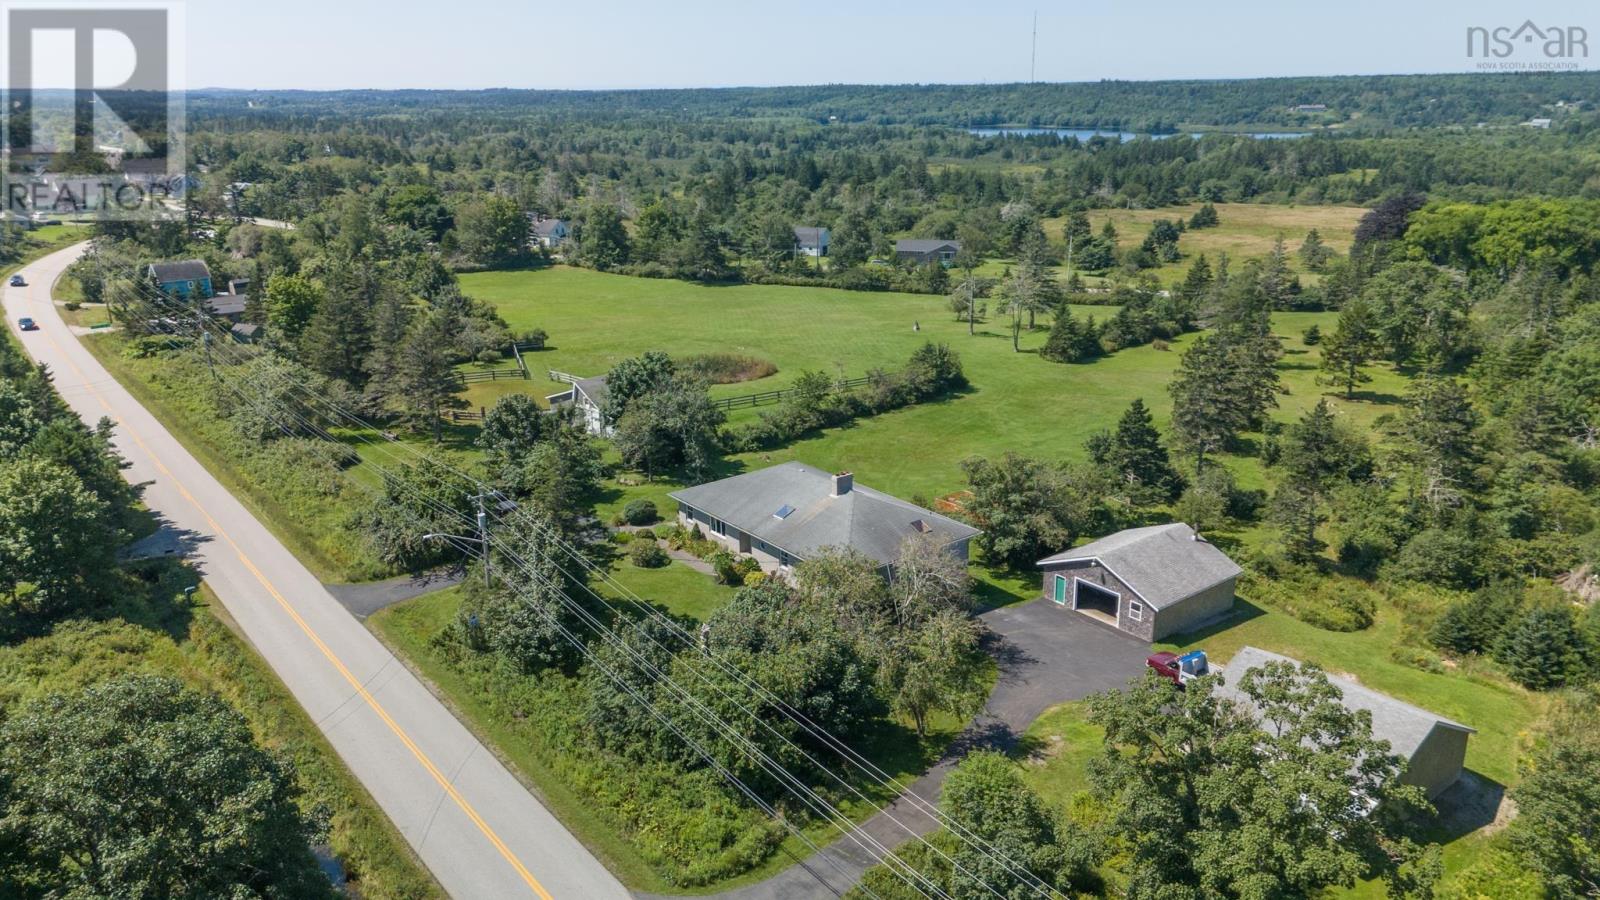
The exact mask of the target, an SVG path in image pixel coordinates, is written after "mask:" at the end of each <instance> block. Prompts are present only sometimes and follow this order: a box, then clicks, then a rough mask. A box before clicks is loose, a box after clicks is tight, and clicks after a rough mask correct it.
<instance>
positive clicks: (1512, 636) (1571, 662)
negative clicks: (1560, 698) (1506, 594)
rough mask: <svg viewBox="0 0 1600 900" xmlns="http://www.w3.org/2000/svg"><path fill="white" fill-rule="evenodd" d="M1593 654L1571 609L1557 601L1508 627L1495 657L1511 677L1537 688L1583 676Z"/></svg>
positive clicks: (1567, 682)
mask: <svg viewBox="0 0 1600 900" xmlns="http://www.w3.org/2000/svg"><path fill="white" fill-rule="evenodd" d="M1593 655H1594V653H1593V648H1592V647H1591V646H1590V644H1589V641H1588V638H1587V636H1586V635H1585V634H1583V632H1581V631H1580V630H1579V629H1578V624H1577V621H1576V619H1575V618H1574V616H1573V614H1572V609H1571V608H1570V607H1568V606H1565V605H1558V604H1543V605H1540V606H1536V607H1534V608H1533V609H1531V610H1529V611H1528V612H1526V613H1525V614H1523V616H1522V617H1521V618H1519V619H1518V620H1517V621H1516V622H1514V623H1513V624H1512V625H1511V627H1510V628H1508V629H1506V632H1505V634H1504V635H1502V636H1501V638H1500V643H1499V646H1498V647H1497V648H1496V650H1495V658H1496V659H1498V660H1500V662H1501V663H1503V664H1504V665H1505V667H1506V671H1507V673H1508V674H1510V675H1511V678H1512V680H1513V681H1515V682H1517V683H1518V684H1520V685H1522V686H1523V687H1525V688H1529V689H1531V690H1535V691H1544V690H1550V689H1552V688H1558V687H1561V686H1563V685H1566V684H1569V683H1571V682H1573V681H1575V680H1578V679H1581V678H1582V677H1583V676H1584V675H1585V674H1586V673H1587V669H1588V664H1589V660H1590V658H1591V657H1592V656H1593Z"/></svg>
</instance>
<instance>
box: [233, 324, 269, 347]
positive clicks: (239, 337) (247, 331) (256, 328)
mask: <svg viewBox="0 0 1600 900" xmlns="http://www.w3.org/2000/svg"><path fill="white" fill-rule="evenodd" d="M228 331H229V332H231V333H232V334H233V339H234V340H236V341H238V342H239V343H241V344H253V343H255V342H256V339H258V338H259V337H261V326H260V325H257V324H256V323H254V322H235V323H234V324H233V326H232V327H231V328H229V329H228Z"/></svg>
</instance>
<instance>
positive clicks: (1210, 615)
mask: <svg viewBox="0 0 1600 900" xmlns="http://www.w3.org/2000/svg"><path fill="white" fill-rule="evenodd" d="M1039 568H1041V569H1043V570H1044V592H1045V596H1046V597H1049V598H1050V599H1051V600H1052V601H1054V602H1055V603H1056V604H1057V605H1058V606H1061V607H1063V608H1066V609H1072V610H1076V611H1078V612H1081V613H1085V614H1087V615H1090V616H1093V617H1095V618H1097V619H1100V620H1101V621H1103V622H1105V623H1106V624H1108V625H1115V626H1116V627H1117V628H1119V629H1121V630H1123V631H1126V632H1128V633H1130V634H1133V635H1137V636H1138V637H1141V638H1143V639H1145V640H1147V641H1159V640H1161V639H1162V638H1164V637H1166V636H1167V635H1170V634H1176V633H1178V632H1182V631H1189V630H1192V629H1194V628H1195V627H1196V626H1198V625H1200V624H1202V623H1204V622H1207V621H1210V620H1212V619H1216V618H1218V617H1220V616H1222V615H1224V614H1226V613H1227V612H1228V611H1229V610H1231V609H1232V608H1233V596H1234V588H1235V587H1236V586H1237V584H1238V581H1239V575H1240V574H1241V572H1242V571H1243V570H1241V569H1240V568H1239V566H1238V565H1237V564H1235V563H1234V561H1233V560H1231V559H1229V558H1228V555H1227V554H1225V553H1223V552H1222V551H1221V550H1218V549H1217V548H1216V547H1215V546H1214V545H1212V544H1211V543H1210V542H1208V541H1206V540H1205V539H1204V538H1202V537H1200V535H1198V534H1196V533H1195V531H1194V529H1193V528H1190V527H1189V526H1188V525H1185V524H1183V523H1181V522H1175V523H1172V524H1170V525H1152V526H1149V527H1146V528H1130V529H1128V530H1127V531H1119V532H1117V533H1116V534H1113V535H1110V536H1109V537H1104V538H1101V539H1100V540H1098V541H1091V542H1090V543H1087V544H1084V545H1083V546H1082V547H1077V548H1075V549H1072V550H1068V551H1066V552H1065V553H1058V554H1056V555H1055V556H1052V557H1049V558H1048V559H1042V560H1040V561H1039Z"/></svg>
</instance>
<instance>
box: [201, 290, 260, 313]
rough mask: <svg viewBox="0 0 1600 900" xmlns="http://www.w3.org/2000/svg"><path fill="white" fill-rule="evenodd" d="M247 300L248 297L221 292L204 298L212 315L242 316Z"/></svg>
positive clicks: (248, 299)
mask: <svg viewBox="0 0 1600 900" xmlns="http://www.w3.org/2000/svg"><path fill="white" fill-rule="evenodd" d="M249 301H250V298H249V297H241V296H238V295H237V294H222V295H220V296H216V297H212V298H210V299H208V300H206V307H207V308H209V309H210V310H211V314H212V315H213V316H242V315H244V307H245V304H246V303H248V302H249Z"/></svg>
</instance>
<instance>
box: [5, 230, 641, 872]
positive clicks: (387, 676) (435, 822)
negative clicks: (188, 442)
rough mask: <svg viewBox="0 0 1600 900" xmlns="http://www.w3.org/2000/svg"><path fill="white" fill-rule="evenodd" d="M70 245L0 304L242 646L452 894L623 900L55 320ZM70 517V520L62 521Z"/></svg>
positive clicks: (588, 857)
mask: <svg viewBox="0 0 1600 900" xmlns="http://www.w3.org/2000/svg"><path fill="white" fill-rule="evenodd" d="M85 246H86V245H83V244H80V245H78V246H76V247H70V248H68V249H66V250H62V251H60V252H58V253H54V254H52V255H50V256H47V257H45V258H43V259H41V260H39V261H37V262H35V263H33V264H32V265H30V266H27V267H26V268H24V269H23V270H22V274H23V275H24V277H25V278H26V280H27V284H28V286H27V287H15V288H12V287H8V288H6V289H5V315H6V320H7V321H8V322H10V323H11V327H12V329H13V332H16V322H17V319H18V318H20V317H23V316H29V317H32V318H33V319H34V320H35V321H36V322H38V323H39V330H38V331H29V332H26V333H22V332H16V336H17V338H18V339H19V340H20V341H21V343H22V346H23V347H24V348H25V349H26V350H27V352H28V354H29V355H30V356H32V357H33V358H34V359H36V360H38V361H39V362H41V363H45V364H47V365H48V366H49V367H50V371H51V373H52V374H53V375H54V377H55V383H56V387H57V389H58V390H59V391H60V393H61V395H62V397H64V398H65V399H66V401H67V403H68V404H69V405H70V406H71V407H72V408H73V409H74V410H75V411H76V412H77V413H78V414H79V415H80V416H82V417H83V419H84V421H86V422H88V423H90V424H91V425H92V424H93V423H95V422H97V421H99V420H100V419H101V418H102V417H110V418H111V420H112V421H113V422H114V423H115V424H116V430H115V443H116V446H117V449H118V450H119V451H120V452H121V453H122V455H123V457H125V458H126V459H127V460H128V462H129V463H130V464H131V467H130V468H129V469H128V471H127V477H128V479H129V480H130V481H132V482H134V483H136V484H145V485H146V487H145V492H144V500H145V503H146V504H147V505H148V506H149V507H150V508H151V509H152V510H154V511H155V512H156V514H157V515H159V516H161V517H162V518H163V519H165V520H166V522H167V523H168V525H170V527H172V528H174V529H177V530H178V531H180V532H182V533H183V534H184V535H186V536H188V538H189V540H190V541H191V542H192V554H191V559H192V560H193V562H194V563H195V564H196V565H197V566H198V567H199V568H200V570H201V572H202V574H203V575H204V577H205V580H206V583H207V584H208V585H210V586H211V589H212V590H213V591H215V592H216V594H217V596H218V597H219V598H220V599H221V600H222V603H223V605H224V606H225V607H227V610H228V613H229V615H231V616H232V617H233V619H234V620H235V621H236V622H238V623H239V627H240V628H241V629H242V630H243V631H244V634H245V636H246V638H248V639H249V641H250V643H251V645H252V646H254V647H255V649H256V650H257V651H258V652H259V653H260V654H261V655H262V656H263V657H264V658H265V659H266V660H267V662H268V664H270V665H271V666H272V668H273V671H275V672H276V673H277V674H278V677H279V678H281V679H283V682H284V684H286V685H287V686H288V688H289V691H290V692H291V693H292V694H293V695H294V697H295V699H296V700H297V701H298V702H299V703H300V705H301V706H302V707H303V708H304V709H305V710H306V712H307V713H308V714H309V715H310V716H311V718H312V720H313V721H315V722H316V724H317V727H318V728H320V729H321V730H322V733H323V734H324V735H326V736H327V738H328V741H329V742H330V743H331V744H332V745H333V747H334V749H335V750H336V751H337V752H338V753H339V756H340V757H341V758H342V759H343V760H344V762H345V764H346V765H348V766H349V767H350V770H351V771H352V772H353V773H355V776H356V778H357V779H359V780H360V781H361V783H362V784H363V785H364V786H365V787H366V789H367V791H368V792H370V793H371V794H372V796H373V797H374V798H375V799H376V800H377V802H378V805H379V806H380V807H382V809H383V811H384V812H385V813H387V814H388V816H389V818H390V819H391V820H392V821H393V822H394V823H395V825H396V826H397V827H398V828H399V830H400V832H401V834H403V835H404V836H405V838H406V840H407V841H408V842H410V844H411V846H412V847H413V848H414V849H415V850H416V852H417V855H418V856H419V857H421V858H422V861H423V862H424V863H425V864H426V865H427V866H428V868H429V869H430V870H431V871H432V872H433V874H434V876H435V877H436V878H438V880H439V883H440V884H442V885H443V886H444V888H445V890H446V891H448V892H449V893H450V894H451V895H452V896H454V897H458V898H480V897H481V898H495V900H498V898H512V897H540V898H544V900H550V898H552V897H557V898H568V897H574V898H591V897H592V898H623V897H627V896H628V893H627V891H626V890H625V889H624V888H623V887H622V885H621V884H620V883H619V882H618V881H617V880H616V878H615V877H613V876H612V875H611V873H610V872H608V871H607V870H606V868H605V867H604V866H602V865H601V864H600V862H599V861H598V860H597V859H595V857H594V855H593V854H591V853H590V852H589V851H588V849H587V848H585V847H584V846H583V845H582V844H581V843H579V842H578V840H577V838H575V837H573V836H572V835H571V834H570V833H569V832H568V831H567V830H566V829H565V828H563V827H562V825H561V823H560V822H559V821H557V820H556V818H555V817H554V816H553V815H551V813H550V812H549V810H547V809H545V808H544V806H543V805H542V804H540V803H539V801H538V800H536V799H534V797H533V796H532V795H531V794H530V793H529V792H528V790H527V789H526V788H525V787H524V786H523V785H522V784H521V783H520V782H519V781H517V779H516V778H514V777H513V776H512V775H511V773H510V772H509V771H507V770H506V768H505V766H503V765H502V764H501V763H500V761H499V760H498V759H497V758H496V757H495V756H494V754H492V753H491V752H489V751H488V750H487V749H486V748H485V747H484V746H483V745H482V744H481V743H479V742H478V740H477V739H476V738H475V737H474V736H473V735H472V734H471V733H470V732H469V731H467V729H466V728H465V727H463V726H462V724H461V723H460V722H459V721H457V720H456V718H455V717H454V716H453V715H451V713H450V711H449V710H447V709H446V708H445V707H444V705H443V704H442V703H440V702H439V700H438V699H437V698H436V697H435V696H434V695H433V694H432V693H431V692H429V690H428V689H427V688H426V687H425V686H424V685H423V684H422V683H421V682H420V681H418V680H417V679H416V678H415V677H414V676H413V675H412V674H411V672H410V670H408V669H407V668H406V667H405V666H404V665H403V664H401V663H400V661H399V660H397V659H396V658H395V657H394V655H393V654H391V653H390V652H389V650H388V649H387V648H386V647H384V646H383V644H382V643H380V642H379V641H378V640H377V639H376V638H375V637H373V636H372V634H371V633H369V632H368V631H367V630H366V629H365V628H363V627H362V626H361V624H360V623H359V622H357V621H356V620H355V618H354V617H352V616H351V615H350V613H348V612H346V611H345V609H344V608H343V607H341V606H340V605H339V604H338V603H337V602H336V601H335V600H334V598H333V597H332V596H331V595H330V594H329V593H328V591H327V589H326V588H324V587H323V585H322V584H321V583H320V582H318V581H317V579H316V578H315V577H313V576H312V574H311V573H310V572H309V571H308V570H307V569H306V568H305V566H303V565H301V564H300V561H299V560H297V559H295V557H294V555H293V554H291V553H290V552H289V551H288V550H287V549H285V548H284V546H283V545H282V544H281V543H279V541H278V539H277V538H276V537H274V536H273V535H272V533H271V532H270V531H268V530H267V528H266V527H265V526H264V525H262V524H261V523H260V522H259V521H257V520H256V518H255V517H254V516H253V515H252V514H251V513H250V512H249V511H248V510H247V509H246V508H245V507H244V506H243V505H242V504H241V503H240V502H239V501H238V500H236V499H235V498H234V497H233V495H231V494H229V493H228V492H227V490H225V489H224V488H223V487H222V485H221V484H219V483H218V482H217V481H216V479H214V478H212V477H211V474H210V473H209V472H207V471H206V470H205V468H204V467H202V466H201V465H200V464H199V463H198V462H196V461H195V459H194V457H192V456H190V455H189V452H188V451H187V450H185V449H184V448H183V446H182V445H181V444H179V443H178V441H177V440H176V439H175V438H174V437H173V436H172V435H171V434H170V433H168V432H167V430H166V429H165V428H164V427H163V426H162V425H161V423H160V422H158V421H157V420H156V419H155V417H154V416H152V415H151V414H150V413H149V412H148V411H146V410H145V409H144V407H142V406H140V405H139V404H138V402H137V401H135V400H134V398H133V396H132V395H131V394H129V393H128V392H127V391H126V390H125V389H124V388H123V387H122V386H121V385H120V384H118V383H117V381H116V380H115V379H114V378H112V377H111V375H110V373H108V372H107V371H106V370H105V369H104V368H103V367H102V366H101V365H100V363H99V362H98V361H97V360H96V359H95V358H94V357H93V356H92V355H91V354H90V353H89V352H88V350H87V349H85V348H84V347H83V346H82V345H81V344H79V343H78V341H77V339H76V338H74V337H72V336H71V334H70V333H69V332H68V330H67V327H66V324H65V323H64V322H63V321H62V319H61V315H60V313H59V312H57V310H56V307H55V304H54V303H52V302H51V298H50V290H51V287H52V286H53V285H54V283H55V281H56V278H57V277H58V276H59V275H60V274H61V272H62V271H63V270H64V269H65V268H66V267H67V265H68V264H69V263H71V262H72V261H73V260H74V259H76V258H77V257H78V255H79V254H80V253H82V252H83V250H84V249H85ZM63 526H64V527H70V524H69V523H63Z"/></svg>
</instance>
